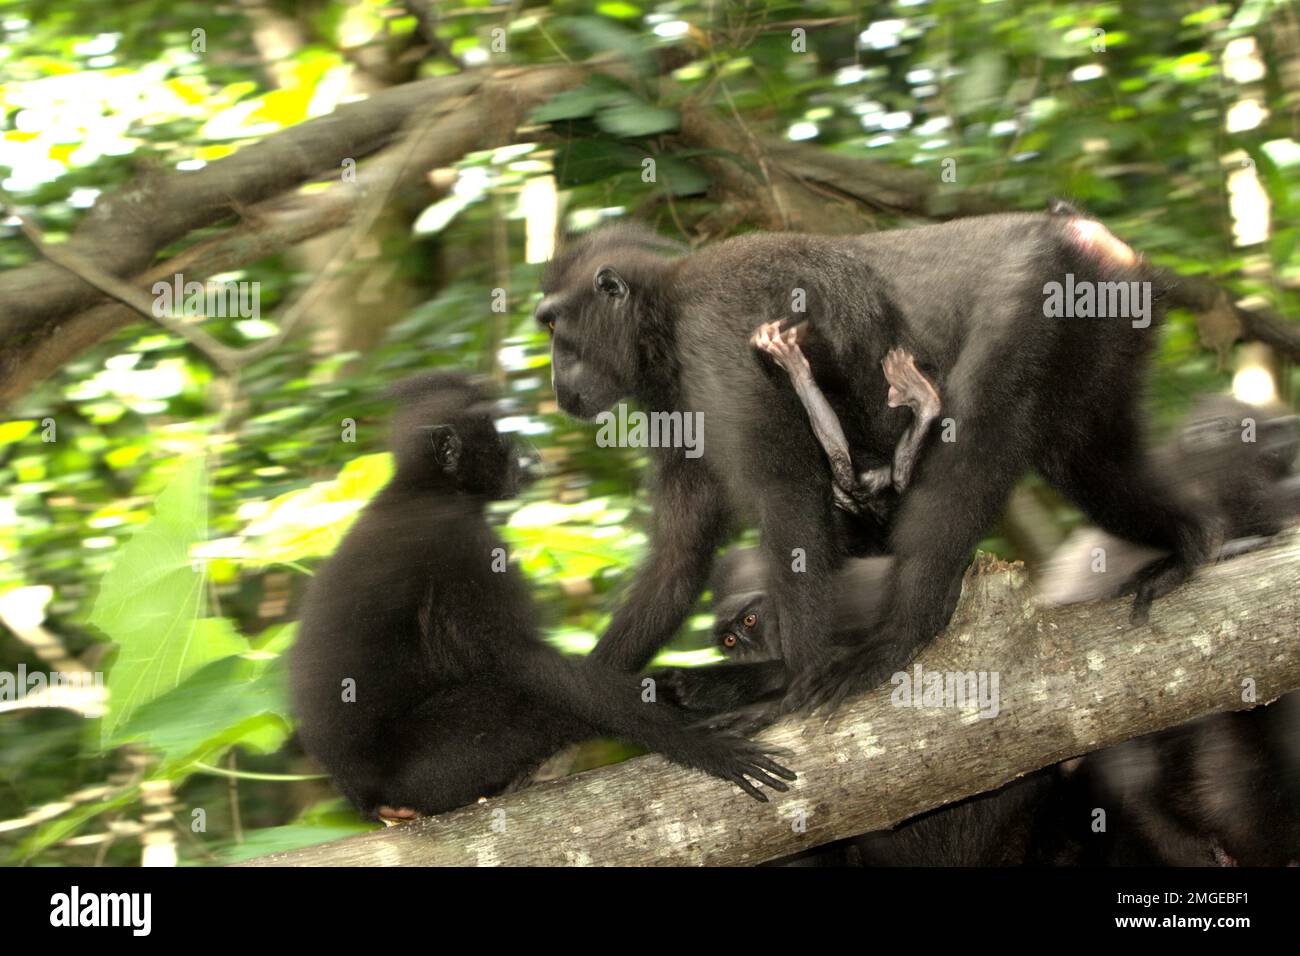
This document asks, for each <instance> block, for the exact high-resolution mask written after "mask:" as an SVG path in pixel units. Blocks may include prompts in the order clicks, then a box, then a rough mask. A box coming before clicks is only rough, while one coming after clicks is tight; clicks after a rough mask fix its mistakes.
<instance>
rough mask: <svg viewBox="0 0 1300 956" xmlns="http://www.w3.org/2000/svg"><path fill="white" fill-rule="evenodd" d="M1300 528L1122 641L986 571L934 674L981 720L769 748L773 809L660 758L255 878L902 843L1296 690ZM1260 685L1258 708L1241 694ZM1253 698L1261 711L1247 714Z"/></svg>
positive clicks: (323, 849) (797, 731)
mask: <svg viewBox="0 0 1300 956" xmlns="http://www.w3.org/2000/svg"><path fill="white" fill-rule="evenodd" d="M1298 595H1300V530H1294V531H1291V532H1288V533H1286V534H1284V535H1282V536H1280V537H1279V538H1278V539H1277V540H1276V541H1274V542H1273V543H1272V544H1271V545H1270V546H1269V547H1268V548H1266V549H1264V550H1261V551H1258V552H1255V553H1252V554H1247V555H1244V556H1242V557H1239V558H1236V559H1234V560H1231V561H1227V562H1224V563H1222V564H1220V565H1218V566H1216V567H1214V568H1211V569H1207V570H1206V571H1205V572H1203V573H1202V574H1201V575H1200V576H1199V577H1198V578H1197V580H1195V581H1194V582H1192V583H1191V584H1189V585H1187V586H1185V587H1183V588H1181V589H1179V590H1178V591H1177V592H1175V593H1174V594H1172V595H1170V596H1169V597H1167V598H1165V599H1163V600H1161V601H1159V602H1158V603H1157V604H1156V605H1155V606H1154V608H1153V609H1152V614H1151V623H1150V624H1148V625H1146V626H1142V627H1135V626H1132V625H1130V624H1129V621H1128V617H1129V602H1128V601H1127V600H1124V601H1115V602H1110V603H1102V604H1080V605H1074V606H1071V607H1052V608H1043V607H1038V606H1036V605H1035V602H1034V600H1033V591H1032V588H1031V586H1030V584H1029V581H1028V580H1027V578H1026V576H1025V574H1024V572H1023V569H1021V568H1020V567H1019V566H1007V565H995V564H993V563H992V562H987V561H985V562H982V563H981V564H980V566H978V567H977V568H975V569H973V570H972V571H971V572H970V573H969V574H968V576H967V579H966V583H965V590H964V592H963V595H962V601H961V604H960V606H959V607H958V609H957V613H956V615H955V616H954V618H953V620H952V623H951V624H950V625H949V627H948V628H947V630H946V631H945V632H944V633H943V634H942V635H941V636H940V637H939V638H938V639H937V640H936V641H935V642H934V643H933V644H932V645H931V646H930V647H929V648H927V649H926V651H925V652H924V653H923V654H922V655H921V657H920V658H919V659H918V661H917V663H918V664H919V665H920V666H921V667H922V668H923V670H924V671H925V672H927V673H928V672H936V673H938V672H971V671H974V672H977V673H979V672H984V673H986V674H988V675H990V677H991V676H992V675H994V674H996V676H997V689H998V695H997V704H998V707H997V713H996V716H981V715H980V711H979V708H978V706H977V705H974V704H970V705H967V706H964V707H936V708H916V707H904V706H895V705H894V703H893V702H892V701H891V697H892V696H893V688H891V687H884V688H879V689H877V690H876V691H874V692H872V693H869V694H867V695H866V696H864V697H862V698H860V699H858V700H856V701H854V702H853V703H852V704H851V705H850V706H848V707H846V708H845V709H844V710H842V711H841V712H840V713H839V714H837V715H836V716H835V717H834V718H833V719H832V720H831V721H830V722H825V721H823V720H822V719H805V720H796V721H787V722H786V723H783V724H781V725H779V726H778V727H776V728H774V729H773V730H771V731H769V733H768V738H769V739H770V740H772V741H773V742H774V743H776V744H779V745H781V746H784V747H787V748H789V749H790V750H791V751H792V753H793V756H792V757H791V758H790V760H789V763H790V765H791V766H792V767H793V768H794V769H796V770H798V771H799V774H800V777H799V780H798V782H797V783H796V784H795V785H794V787H793V788H792V790H791V792H790V793H787V794H777V795H774V798H773V800H772V802H771V803H768V804H760V803H756V802H754V801H752V800H750V799H749V798H748V797H745V796H743V795H742V794H741V793H740V792H739V791H737V790H735V789H733V788H729V787H728V786H727V785H725V784H723V783H720V782H719V781H717V780H713V779H710V778H708V777H705V776H703V775H701V774H698V773H693V772H691V771H687V770H682V769H679V768H677V767H674V766H672V765H670V764H668V763H666V762H665V761H664V760H663V759H662V758H659V757H656V756H648V757H642V758H638V759H636V760H631V761H628V762H626V763H623V764H619V765H616V766H612V767H606V768H601V769H598V770H593V771H589V772H587V773H583V774H579V775H577V776H573V777H568V778H566V779H563V780H558V781H555V782H553V783H546V784H541V785H538V786H535V787H532V788H530V789H527V790H523V791H520V792H516V793H512V794H508V795H505V796H501V797H496V798H493V799H490V800H483V801H480V802H479V803H478V804H477V805H475V806H471V807H466V808H464V809H461V810H457V811H455V812H453V813H448V814H443V815H442V816H438V817H432V818H429V819H425V820H420V821H416V822H414V823H411V824H406V825H403V826H400V827H396V828H394V829H392V830H388V831H383V832H376V833H372V834H366V835H363V836H359V837H353V838H350V839H346V840H342V841H339V842H336V843H332V844H326V845H323V846H319V847H313V848H310V849H305V850H299V851H296V852H293V853H283V854H275V855H272V856H268V857H264V858H262V859H259V860H256V861H253V862H254V864H256V865H263V866H283V865H300V866H310V865H329V866H352V865H367V866H374V865H381V866H395V865H494V866H495V865H509V866H521V865H553V864H611V865H673V864H677V865H682V864H711V865H727V864H744V865H749V864H755V863H761V862H763V861H765V860H770V859H774V858H776V857H781V856H785V855H788V854H791V853H795V852H797V851H800V850H805V849H808V848H810V847H815V846H818V845H820V844H823V843H827V842H830V841H832V840H836V839H840V838H843V837H848V836H854V835H857V834H860V833H865V832H868V831H872V830H879V829H883V828H886V827H889V826H892V825H894V824H896V823H898V822H899V821H902V820H905V819H907V818H908V817H911V816H913V815H915V814H917V813H921V812H923V811H925V810H929V809H931V808H933V807H937V806H940V805H942V804H944V803H948V802H951V801H954V800H959V799H961V798H963V797H966V796H969V795H971V794H975V793H980V792H983V791H985V790H990V789H993V788H995V787H998V786H1000V785H1002V784H1004V783H1006V782H1007V781H1010V780H1012V779H1014V778H1016V777H1018V776H1021V775H1023V774H1025V773H1028V772H1030V771H1033V770H1037V769H1038V768H1040V767H1043V766H1046V765H1048V764H1052V763H1056V762H1058V761H1061V760H1064V759H1066V758H1068V757H1073V756H1076V755H1078V754H1083V753H1087V752H1089V751H1092V750H1096V749H1098V748H1101V747H1105V746H1108V745H1111V744H1116V743H1119V742H1121V741H1123V740H1127V739H1129V738H1131V737H1134V736H1138V735H1141V734H1144V733H1149V732H1153V731H1156V730H1161V729H1163V728H1166V727H1170V726H1173V725H1175V724H1178V723H1182V722H1183V721H1186V720H1190V719H1192V718H1194V717H1198V716H1201V715H1203V714H1208V713H1213V712H1217V711H1223V710H1237V709H1242V708H1243V707H1248V706H1251V705H1252V704H1253V703H1254V702H1258V703H1261V704H1262V703H1267V702H1269V701H1271V700H1273V699H1275V698H1277V697H1278V696H1280V695H1281V694H1283V693H1285V692H1286V691H1289V690H1292V689H1294V688H1296V687H1300V613H1298V612H1300V597H1298ZM1247 688H1250V689H1253V697H1244V694H1245V691H1246V689H1247ZM1243 699H1245V700H1250V701H1251V703H1243Z"/></svg>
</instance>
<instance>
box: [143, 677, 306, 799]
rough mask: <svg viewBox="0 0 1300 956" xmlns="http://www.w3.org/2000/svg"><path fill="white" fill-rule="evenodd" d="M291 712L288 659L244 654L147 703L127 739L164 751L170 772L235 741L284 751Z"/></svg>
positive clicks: (168, 772) (191, 678)
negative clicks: (288, 697) (286, 675)
mask: <svg viewBox="0 0 1300 956" xmlns="http://www.w3.org/2000/svg"><path fill="white" fill-rule="evenodd" d="M288 712H289V707H288V700H287V697H286V694H285V664H284V658H281V657H275V658H271V659H270V660H261V659H257V657H256V656H255V655H248V654H239V655H234V656H231V657H225V658H222V659H221V660H219V661H214V662H212V663H211V664H208V665H207V666H206V667H204V668H203V669H201V670H200V671H198V672H197V673H195V674H194V675H192V676H191V677H190V678H189V679H188V680H187V681H185V682H184V683H183V684H181V685H180V686H179V687H176V688H174V689H172V690H171V691H169V692H168V693H166V694H163V695H162V696H161V697H159V698H158V699H156V700H152V701H150V702H149V703H147V704H144V705H143V706H141V707H140V708H139V709H138V710H136V712H135V713H134V714H133V715H132V717H131V719H130V721H128V723H127V725H126V727H125V728H123V730H122V733H121V737H122V739H124V740H136V741H139V742H141V743H143V744H145V745H147V746H148V747H150V748H152V749H154V750H158V751H161V753H162V755H163V759H164V761H165V765H164V766H165V770H164V773H165V774H167V775H169V776H170V775H173V774H174V773H176V772H184V771H185V769H186V767H188V765H189V764H191V763H193V762H194V761H195V760H205V759H207V760H211V759H212V755H214V754H220V753H222V752H224V751H225V750H227V749H229V748H230V747H231V746H233V745H235V744H243V745H245V746H247V747H249V748H250V749H252V750H256V751H258V752H261V753H266V752H269V751H274V750H276V749H278V748H279V746H280V744H281V743H283V742H284V739H285V737H286V736H288V731H289V718H288V716H287V714H288Z"/></svg>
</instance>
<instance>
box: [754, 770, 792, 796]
mask: <svg viewBox="0 0 1300 956" xmlns="http://www.w3.org/2000/svg"><path fill="white" fill-rule="evenodd" d="M745 773H747V774H749V776H751V777H753V778H754V779H755V780H757V781H758V782H759V783H761V784H762V785H763V786H765V787H771V788H772V789H773V790H775V791H776V792H777V793H786V792H788V791H789V789H790V785H789V784H788V783H785V782H784V781H781V780H778V779H777V778H776V777H774V776H772V775H771V774H769V773H768V772H767V771H765V770H759V769H758V768H757V767H750V768H749V769H748V770H746V771H745Z"/></svg>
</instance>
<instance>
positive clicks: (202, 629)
mask: <svg viewBox="0 0 1300 956" xmlns="http://www.w3.org/2000/svg"><path fill="white" fill-rule="evenodd" d="M206 484H207V483H206V480H205V474H204V467H203V461H202V459H200V458H193V459H190V460H189V461H187V462H185V463H184V464H183V465H182V466H181V468H180V470H179V471H178V472H177V474H176V476H175V477H174V478H173V479H172V480H171V482H170V483H169V484H168V485H167V487H166V488H165V489H163V491H162V494H160V495H159V496H158V504H157V507H156V509H155V511H154V516H153V518H152V519H150V520H149V522H148V523H147V524H145V525H144V526H143V527H142V528H140V530H139V531H137V532H135V534H133V535H132V536H131V537H130V539H128V540H127V542H126V544H124V545H123V546H122V548H121V550H120V551H119V552H118V554H117V559H116V560H115V561H114V562H113V567H112V569H111V570H109V571H108V573H107V574H105V575H104V577H103V579H102V581H101V582H100V588H99V595H98V596H97V597H96V599H95V604H94V607H93V608H92V609H91V612H90V617H89V621H90V623H91V624H92V625H93V626H94V627H96V628H98V629H99V630H100V631H102V632H103V633H104V634H105V635H106V636H107V637H108V638H109V640H111V641H113V642H115V643H116V644H117V645H118V653H117V658H116V660H115V661H114V663H113V667H112V669H111V670H110V672H109V675H108V681H107V684H108V691H109V710H108V713H107V714H106V715H105V716H104V718H103V723H102V724H101V726H100V742H101V745H102V746H104V747H107V746H110V745H111V744H115V743H117V742H119V741H120V737H119V734H120V732H121V730H122V728H123V727H125V726H126V722H127V721H128V720H129V719H130V717H131V715H132V713H134V712H135V710H136V709H137V708H139V707H140V706H142V705H144V704H147V703H148V702H149V701H151V700H154V699H155V698H157V697H160V696H161V695H163V694H165V693H167V692H168V691H169V690H171V689H172V688H174V687H176V686H178V685H179V684H180V683H181V682H182V681H184V680H185V678H187V677H189V676H190V675H191V674H193V673H194V672H195V671H197V670H198V669H199V668H201V667H203V665H205V664H208V663H210V662H211V661H214V660H217V659H219V658H222V657H226V656H228V655H230V654H235V653H238V652H239V651H242V650H245V649H247V647H248V645H247V642H245V641H244V640H243V639H242V638H241V637H240V636H239V634H238V633H237V632H236V631H235V629H234V626H233V625H232V624H231V622H230V621H227V620H225V619H224V618H204V617H203V609H204V600H203V592H204V584H205V577H206V575H205V572H204V571H203V569H202V566H201V565H200V566H198V567H197V568H196V566H195V563H194V562H193V561H192V560H191V558H190V549H191V548H192V547H193V546H194V545H196V544H198V543H199V542H201V541H203V540H204V538H205V537H206V535H207V488H206Z"/></svg>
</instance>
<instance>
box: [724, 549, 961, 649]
mask: <svg viewBox="0 0 1300 956" xmlns="http://www.w3.org/2000/svg"><path fill="white" fill-rule="evenodd" d="M718 564H719V573H718V575H716V580H715V583H714V585H713V588H712V590H713V638H714V640H715V642H716V643H717V645H718V648H719V650H721V651H722V653H723V654H724V655H725V656H726V657H728V658H729V659H731V660H737V661H761V660H772V659H775V658H776V657H778V656H779V655H780V653H781V646H780V641H779V640H778V638H777V635H776V633H775V628H774V627H773V626H772V621H771V615H770V614H769V611H768V607H767V600H766V594H765V593H764V591H763V587H764V582H765V580H766V571H765V564H764V562H763V557H762V554H761V553H760V552H759V551H758V550H757V549H754V548H732V549H731V550H730V551H728V552H727V553H726V554H724V555H723V556H722V558H721V559H720V560H719V562H718ZM893 564H894V563H893V561H892V560H891V559H890V558H887V557H875V558H853V559H851V560H849V561H846V562H845V563H844V566H843V567H841V568H840V570H839V571H838V572H836V575H835V588H834V592H833V594H832V610H831V634H832V638H831V639H832V641H833V642H834V643H836V644H841V645H849V644H854V643H858V642H862V641H865V640H870V634H871V632H872V630H873V629H874V628H875V627H876V626H877V625H879V623H880V615H881V613H882V612H883V611H884V609H885V604H886V602H885V593H884V588H885V586H886V585H887V584H888V582H889V575H890V572H891V571H892V570H893ZM957 593H958V594H960V588H959V589H958V591H957Z"/></svg>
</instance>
